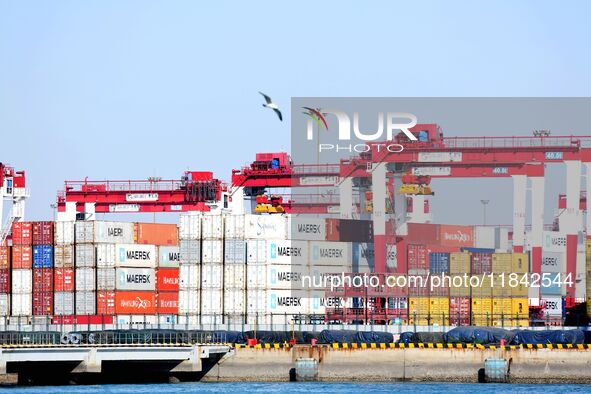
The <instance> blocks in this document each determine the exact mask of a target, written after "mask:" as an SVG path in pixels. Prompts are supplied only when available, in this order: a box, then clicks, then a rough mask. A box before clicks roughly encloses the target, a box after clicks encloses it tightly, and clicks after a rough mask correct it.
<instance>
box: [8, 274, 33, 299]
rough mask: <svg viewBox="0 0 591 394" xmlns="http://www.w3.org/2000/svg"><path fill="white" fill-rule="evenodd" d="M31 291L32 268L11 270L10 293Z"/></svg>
mask: <svg viewBox="0 0 591 394" xmlns="http://www.w3.org/2000/svg"><path fill="white" fill-rule="evenodd" d="M32 291H33V271H32V270H22V269H19V270H12V293H13V294H15V293H20V294H24V293H31V292H32Z"/></svg>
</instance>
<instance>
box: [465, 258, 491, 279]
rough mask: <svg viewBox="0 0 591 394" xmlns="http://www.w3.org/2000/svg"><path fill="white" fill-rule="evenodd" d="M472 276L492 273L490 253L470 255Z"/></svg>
mask: <svg viewBox="0 0 591 394" xmlns="http://www.w3.org/2000/svg"><path fill="white" fill-rule="evenodd" d="M470 260H471V267H470V268H471V270H472V274H486V273H489V272H492V253H472V257H471V258H470Z"/></svg>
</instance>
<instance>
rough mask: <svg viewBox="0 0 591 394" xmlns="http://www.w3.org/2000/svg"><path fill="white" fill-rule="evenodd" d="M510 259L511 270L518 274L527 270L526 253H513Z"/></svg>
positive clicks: (527, 260)
mask: <svg viewBox="0 0 591 394" xmlns="http://www.w3.org/2000/svg"><path fill="white" fill-rule="evenodd" d="M511 260H512V261H511V266H512V267H511V272H517V273H519V274H524V273H526V272H529V257H528V254H527V253H513V254H512V259H511Z"/></svg>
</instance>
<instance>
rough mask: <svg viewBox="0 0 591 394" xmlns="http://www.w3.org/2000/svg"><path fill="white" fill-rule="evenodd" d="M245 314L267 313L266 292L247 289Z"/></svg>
mask: <svg viewBox="0 0 591 394" xmlns="http://www.w3.org/2000/svg"><path fill="white" fill-rule="evenodd" d="M246 312H247V313H248V314H263V313H267V290H265V289H248V290H247V291H246ZM249 322H252V321H249Z"/></svg>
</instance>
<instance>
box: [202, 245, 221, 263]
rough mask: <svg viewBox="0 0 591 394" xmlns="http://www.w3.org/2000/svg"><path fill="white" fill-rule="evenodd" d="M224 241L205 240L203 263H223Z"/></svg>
mask: <svg viewBox="0 0 591 394" xmlns="http://www.w3.org/2000/svg"><path fill="white" fill-rule="evenodd" d="M223 246H224V241H221V240H217V239H204V240H203V242H202V244H201V249H202V262H203V263H204V264H205V263H221V262H223V261H224V254H223Z"/></svg>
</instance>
